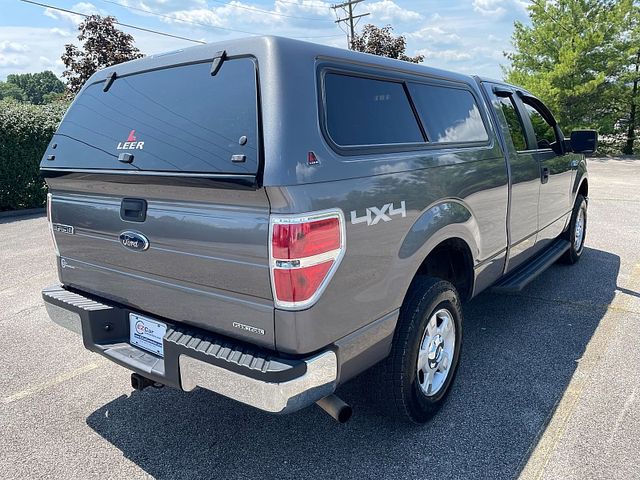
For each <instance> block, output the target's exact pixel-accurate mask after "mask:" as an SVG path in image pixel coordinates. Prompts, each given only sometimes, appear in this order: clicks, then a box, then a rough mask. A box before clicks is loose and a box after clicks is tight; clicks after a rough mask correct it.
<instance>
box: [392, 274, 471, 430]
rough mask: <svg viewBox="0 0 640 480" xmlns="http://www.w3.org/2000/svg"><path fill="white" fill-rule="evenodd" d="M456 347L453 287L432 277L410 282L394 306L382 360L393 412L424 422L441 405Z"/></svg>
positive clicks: (458, 326)
mask: <svg viewBox="0 0 640 480" xmlns="http://www.w3.org/2000/svg"><path fill="white" fill-rule="evenodd" d="M461 346H462V310H461V307H460V298H459V296H458V292H457V291H456V289H455V287H454V286H453V285H452V284H451V283H449V282H446V281H444V280H439V279H435V278H426V279H419V280H417V281H415V282H414V284H413V285H412V287H411V289H410V291H409V293H408V296H407V299H406V301H405V303H404V304H403V306H402V308H401V309H400V317H399V319H398V326H397V327H396V333H395V336H394V340H393V346H392V348H391V354H390V355H389V357H388V358H387V359H386V361H385V365H384V372H385V385H384V387H385V391H386V392H387V396H388V397H389V398H388V401H389V403H390V404H391V405H390V407H391V409H392V411H393V412H394V414H395V415H396V416H399V417H400V418H402V419H405V420H410V421H412V422H414V423H418V424H420V423H425V422H426V421H428V420H429V419H430V418H431V417H433V416H434V415H435V414H436V413H437V412H438V410H439V409H440V408H441V407H442V405H443V403H444V401H445V399H446V397H447V394H448V393H449V389H450V387H451V383H452V382H453V379H454V377H455V374H456V371H457V368H458V361H459V359H460V348H461Z"/></svg>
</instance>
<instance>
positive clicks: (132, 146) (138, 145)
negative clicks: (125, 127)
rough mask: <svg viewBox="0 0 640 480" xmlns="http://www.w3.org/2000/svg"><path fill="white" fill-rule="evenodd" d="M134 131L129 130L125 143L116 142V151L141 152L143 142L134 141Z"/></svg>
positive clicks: (135, 138)
mask: <svg viewBox="0 0 640 480" xmlns="http://www.w3.org/2000/svg"><path fill="white" fill-rule="evenodd" d="M136 140H137V137H136V131H135V130H131V131H130V132H129V136H128V137H127V141H126V142H118V146H117V147H116V149H117V150H142V149H143V148H144V142H138V141H136Z"/></svg>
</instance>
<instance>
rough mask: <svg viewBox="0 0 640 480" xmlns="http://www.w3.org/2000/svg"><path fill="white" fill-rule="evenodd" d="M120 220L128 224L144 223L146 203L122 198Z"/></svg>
mask: <svg viewBox="0 0 640 480" xmlns="http://www.w3.org/2000/svg"><path fill="white" fill-rule="evenodd" d="M120 218H122V220H127V221H129V222H144V221H145V220H146V219H147V201H146V200H142V199H139V198H123V199H122V204H121V205H120Z"/></svg>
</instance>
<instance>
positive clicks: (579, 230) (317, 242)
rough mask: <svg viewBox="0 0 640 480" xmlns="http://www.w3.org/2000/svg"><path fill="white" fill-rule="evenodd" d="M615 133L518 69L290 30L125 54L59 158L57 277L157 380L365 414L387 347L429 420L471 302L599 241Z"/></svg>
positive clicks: (142, 372)
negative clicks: (316, 38) (562, 123)
mask: <svg viewBox="0 0 640 480" xmlns="http://www.w3.org/2000/svg"><path fill="white" fill-rule="evenodd" d="M596 144H597V135H596V133H595V132H594V131H588V130H582V131H575V132H573V133H572V135H571V139H570V140H569V139H565V137H564V135H563V133H562V131H561V130H560V127H559V126H558V125H557V123H556V121H555V120H554V117H553V115H552V114H551V112H550V111H549V110H548V109H547V108H546V107H545V106H544V104H543V103H542V102H540V100H538V99H537V98H535V97H534V96H532V95H531V94H530V93H528V92H526V91H524V90H522V89H520V88H518V87H515V86H512V85H507V84H504V83H502V82H498V81H494V80H489V79H484V78H479V77H472V76H466V75H459V74H455V73H450V72H445V71H441V70H436V69H432V68H428V67H425V66H422V65H414V64H411V63H406V62H401V61H397V60H391V59H388V58H382V57H377V56H373V55H367V54H362V53H356V52H352V51H347V50H340V49H336V48H331V47H325V46H321V45H315V44H309V43H304V42H299V41H293V40H289V39H283V38H274V37H262V38H250V39H243V40H233V41H229V42H225V43H220V44H215V45H205V46H200V47H194V48H189V49H185V50H179V51H175V52H170V53H167V54H163V55H154V56H149V57H146V58H143V59H140V60H135V61H132V62H128V63H124V64H121V65H116V66H113V67H110V68H107V69H105V70H102V71H99V72H97V73H96V74H95V75H93V77H91V79H90V80H89V81H88V82H87V83H86V85H85V86H84V88H83V89H82V91H81V92H80V94H79V95H78V96H77V98H76V99H75V101H74V102H73V104H72V106H71V107H70V109H69V111H68V112H67V114H66V116H65V117H64V119H63V121H62V123H61V125H60V127H59V128H58V131H57V132H56V134H55V136H54V137H53V139H52V141H51V143H50V145H49V147H48V148H47V151H46V152H45V154H44V158H43V159H42V164H41V171H42V175H43V176H44V178H45V179H46V182H47V185H48V187H49V195H48V218H49V225H50V228H51V235H52V237H53V243H54V246H55V250H56V254H57V265H58V275H59V280H60V285H55V286H52V287H50V288H47V289H45V290H44V291H43V297H44V301H45V304H46V307H47V310H48V312H49V315H50V316H51V318H52V319H53V321H55V322H56V323H58V324H60V325H62V326H65V327H66V328H68V329H70V330H72V331H74V332H76V333H78V334H80V335H81V336H82V340H83V342H84V346H85V347H86V348H87V349H89V350H91V351H93V352H96V353H99V354H100V355H103V356H104V357H107V358H108V359H110V360H112V361H113V362H115V363H117V364H119V365H122V366H123V367H125V368H128V369H130V370H132V371H133V372H134V373H133V374H132V385H133V387H134V388H136V389H142V388H145V387H147V386H149V385H157V384H162V385H167V386H171V387H174V388H179V389H182V390H185V391H190V390H192V389H194V388H196V387H202V388H205V389H208V390H211V391H213V392H217V393H219V394H221V395H224V396H227V397H230V398H232V399H235V400H238V401H240V402H242V403H245V404H247V405H251V406H254V407H257V408H260V409H262V410H266V411H269V412H276V413H285V412H291V411H295V410H298V409H301V408H303V407H306V406H309V405H311V404H314V403H318V404H319V405H320V406H321V407H323V408H324V409H325V410H326V411H327V412H329V413H330V414H331V415H332V416H334V417H335V418H336V419H338V420H340V421H345V420H346V419H348V417H349V416H350V414H351V409H350V407H349V406H348V405H346V404H345V403H344V402H342V401H341V400H340V399H339V398H338V397H336V395H335V393H334V391H335V389H336V387H337V386H339V385H340V384H343V383H344V382H346V381H347V380H349V379H351V378H352V377H354V376H355V375H358V374H359V373H361V372H363V371H364V370H365V369H368V368H369V367H371V366H373V365H375V364H378V363H380V362H382V365H381V366H380V367H379V369H380V375H381V381H380V386H381V391H382V392H383V394H384V395H386V396H388V403H389V405H390V407H391V408H390V411H393V412H396V414H398V415H399V416H400V417H401V418H405V419H409V420H412V421H414V422H416V423H422V422H425V421H427V420H428V419H429V418H430V417H431V416H432V415H433V414H434V413H435V412H436V411H437V410H438V409H439V407H440V406H441V405H442V403H443V401H444V399H445V397H446V395H447V392H448V391H449V390H450V386H451V383H452V381H453V379H454V376H455V372H456V368H457V366H458V363H459V358H460V348H461V345H462V310H461V304H462V303H464V302H465V301H467V300H469V299H471V298H473V297H474V296H476V295H478V294H479V293H480V292H482V291H483V290H485V289H487V288H489V287H493V288H494V289H495V290H499V291H505V292H506V291H517V290H520V289H522V288H523V287H524V286H525V285H526V284H527V283H528V282H530V281H531V280H532V279H533V278H534V277H535V276H536V275H538V274H539V273H541V272H542V271H543V270H544V269H545V268H547V267H548V266H549V265H551V264H552V263H554V262H555V261H556V260H559V259H562V260H564V261H565V262H567V263H575V262H576V261H577V260H578V259H579V258H580V255H581V254H582V251H583V245H584V238H585V229H586V222H587V196H588V193H589V184H588V179H587V171H586V163H585V159H584V155H583V154H584V153H592V152H594V151H595V148H596ZM470 321H473V319H471V320H470Z"/></svg>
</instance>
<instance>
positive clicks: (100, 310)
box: [42, 285, 338, 413]
mask: <svg viewBox="0 0 640 480" xmlns="http://www.w3.org/2000/svg"><path fill="white" fill-rule="evenodd" d="M42 296H43V299H44V302H45V306H46V308H47V312H48V314H49V316H50V317H51V319H52V320H53V321H54V322H55V323H56V324H58V325H60V326H62V327H64V328H66V329H67V330H70V331H72V332H74V333H76V334H78V335H80V336H81V337H82V339H83V342H84V346H85V347H86V348H87V349H89V350H91V351H93V352H96V353H99V354H100V355H102V356H104V357H106V358H108V359H110V360H111V361H113V362H115V363H117V364H119V365H121V366H123V367H125V368H128V369H129V370H132V371H134V372H136V373H139V374H140V375H143V376H145V377H147V378H150V379H151V380H154V381H156V382H159V383H162V384H165V385H169V386H172V387H175V388H180V389H182V390H185V391H191V390H193V389H194V388H196V387H201V388H205V389H207V390H210V391H212V392H215V393H218V394H220V395H224V396H225V397H229V398H231V399H234V400H237V401H239V402H242V403H244V404H247V405H251V406H253V407H256V408H259V409H261V410H265V411H267V412H271V413H289V412H293V411H296V410H299V409H301V408H304V407H307V406H309V405H311V404H313V403H315V402H316V401H317V400H319V399H321V398H324V397H326V396H327V395H330V394H331V393H333V392H334V390H335V388H336V386H337V380H338V358H337V356H336V353H335V352H334V351H333V350H326V351H323V352H320V353H318V354H315V355H312V356H309V357H306V358H296V359H290V358H279V357H278V356H276V355H275V354H274V353H273V352H269V351H265V350H262V349H259V348H255V347H253V346H251V345H246V344H243V343H240V342H237V341H233V340H230V339H227V338H225V337H221V336H216V335H215V334H212V333H210V332H204V331H201V330H196V329H192V328H185V327H183V326H182V325H178V324H177V323H172V322H170V321H166V320H165V319H159V320H161V321H162V322H164V323H166V324H167V332H166V334H165V335H164V338H163V347H164V357H159V356H156V355H154V354H152V353H149V352H146V351H144V350H142V349H140V348H138V347H136V346H133V345H131V344H130V343H129V341H128V340H129V338H128V335H129V313H139V314H141V315H145V313H144V312H138V311H134V310H130V309H129V308H127V307H123V306H120V305H116V304H113V303H109V302H107V301H103V300H102V299H97V298H95V297H91V296H89V295H88V294H82V293H81V292H77V291H70V290H66V289H65V288H63V287H62V286H59V285H56V286H53V287H49V288H46V289H44V290H43V291H42Z"/></svg>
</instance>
